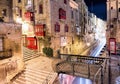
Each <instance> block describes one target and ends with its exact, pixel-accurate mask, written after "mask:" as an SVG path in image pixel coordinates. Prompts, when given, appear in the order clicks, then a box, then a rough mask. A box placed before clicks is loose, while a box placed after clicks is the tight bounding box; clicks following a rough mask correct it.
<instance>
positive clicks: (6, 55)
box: [0, 49, 12, 60]
mask: <svg viewBox="0 0 120 84" xmlns="http://www.w3.org/2000/svg"><path fill="white" fill-rule="evenodd" d="M9 57H12V50H11V49H9V50H5V51H0V60H1V59H5V58H9Z"/></svg>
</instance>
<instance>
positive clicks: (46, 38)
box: [38, 29, 52, 47]
mask: <svg viewBox="0 0 120 84" xmlns="http://www.w3.org/2000/svg"><path fill="white" fill-rule="evenodd" d="M51 37H52V36H51V35H50V34H49V32H48V30H47V29H46V30H45V36H44V37H38V39H39V41H40V42H42V43H43V45H44V47H50V45H51Z"/></svg>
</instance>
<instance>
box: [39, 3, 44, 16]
mask: <svg viewBox="0 0 120 84" xmlns="http://www.w3.org/2000/svg"><path fill="white" fill-rule="evenodd" d="M39 14H43V4H40V5H39Z"/></svg>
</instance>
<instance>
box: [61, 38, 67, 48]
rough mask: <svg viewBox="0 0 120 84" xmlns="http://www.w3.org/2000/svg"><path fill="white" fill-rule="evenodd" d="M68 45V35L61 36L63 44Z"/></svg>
mask: <svg viewBox="0 0 120 84" xmlns="http://www.w3.org/2000/svg"><path fill="white" fill-rule="evenodd" d="M66 45H67V37H61V46H66Z"/></svg>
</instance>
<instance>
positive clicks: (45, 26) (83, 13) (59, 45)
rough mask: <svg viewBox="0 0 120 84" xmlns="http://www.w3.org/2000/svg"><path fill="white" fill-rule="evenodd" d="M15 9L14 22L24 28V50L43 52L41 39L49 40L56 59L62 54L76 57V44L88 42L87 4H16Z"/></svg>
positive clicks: (55, 0)
mask: <svg viewBox="0 0 120 84" xmlns="http://www.w3.org/2000/svg"><path fill="white" fill-rule="evenodd" d="M13 8H15V10H14V11H13V16H14V21H16V22H20V23H22V25H23V28H22V34H23V43H24V46H26V47H28V48H30V49H34V50H38V51H39V52H42V48H43V47H44V46H45V45H44V43H45V42H43V41H41V39H42V40H43V39H44V38H45V37H47V36H48V37H49V39H48V41H50V44H51V45H50V47H52V48H53V50H54V55H56V53H57V51H59V50H60V51H61V53H73V52H72V49H74V48H73V47H72V46H73V45H74V43H75V42H77V43H78V41H79V38H80V39H82V41H83V40H84V38H86V37H84V35H86V34H87V32H88V8H87V6H86V4H85V2H84V0H17V1H16V0H13ZM76 37H77V40H76ZM78 45H79V43H78ZM83 45H84V47H85V46H86V43H84V41H83V44H82V47H83ZM47 46H49V45H47ZM79 46H80V45H79ZM81 49H82V48H81ZM78 52H79V51H78Z"/></svg>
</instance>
